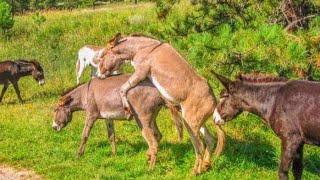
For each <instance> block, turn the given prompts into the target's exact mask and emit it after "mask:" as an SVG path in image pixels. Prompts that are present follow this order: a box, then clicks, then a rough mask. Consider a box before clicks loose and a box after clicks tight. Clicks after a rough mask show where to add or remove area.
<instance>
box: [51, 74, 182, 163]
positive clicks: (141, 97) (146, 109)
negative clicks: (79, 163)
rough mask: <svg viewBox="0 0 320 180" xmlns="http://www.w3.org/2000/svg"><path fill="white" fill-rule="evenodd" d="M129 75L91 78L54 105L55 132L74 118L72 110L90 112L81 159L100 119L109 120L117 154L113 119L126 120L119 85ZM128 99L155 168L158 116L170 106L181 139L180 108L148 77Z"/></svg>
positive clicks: (131, 92) (159, 134) (110, 133)
mask: <svg viewBox="0 0 320 180" xmlns="http://www.w3.org/2000/svg"><path fill="white" fill-rule="evenodd" d="M130 76H131V74H127V75H119V76H112V77H110V78H107V79H104V80H101V79H97V78H96V79H92V80H91V81H90V82H88V83H85V84H81V85H78V86H77V87H75V88H73V89H71V90H69V91H68V92H66V93H64V95H63V96H62V97H61V98H59V100H58V102H57V106H56V108H55V120H54V121H53V125H52V128H53V129H55V130H56V131H60V130H61V129H62V128H63V127H65V126H66V125H67V124H68V123H69V122H70V121H71V120H72V113H73V112H75V111H86V114H87V115H86V122H85V127H84V129H83V132H82V138H81V144H80V149H79V153H78V158H80V156H81V155H82V154H83V152H84V148H85V143H86V141H87V139H88V137H89V133H90V130H91V128H92V126H93V124H94V123H95V121H96V120H97V119H98V118H104V119H106V125H107V130H108V137H109V139H110V141H111V144H112V153H113V154H115V153H116V146H115V136H114V125H113V120H123V119H125V112H124V110H123V106H122V101H121V97H120V88H121V86H122V85H123V84H124V83H125V82H126V81H127V80H128V79H129V77H130ZM128 99H129V102H130V105H131V107H132V110H133V116H134V118H135V120H136V122H137V123H138V125H139V127H140V129H141V131H142V135H143V137H144V139H145V140H146V141H147V143H148V146H149V149H148V151H147V158H148V162H149V166H150V167H154V165H155V161H156V154H157V151H158V143H159V141H160V140H161V138H162V135H161V133H160V131H159V129H158V127H157V124H156V121H155V119H156V117H157V115H158V112H159V110H160V108H161V106H162V105H167V106H168V107H169V109H170V111H171V114H172V116H173V118H174V119H175V123H176V125H177V127H178V132H179V137H180V139H181V137H182V124H181V121H180V117H179V114H178V111H177V109H176V108H175V107H174V106H173V104H172V103H170V102H169V101H166V100H164V98H162V96H161V94H160V92H159V91H158V90H157V88H155V87H154V86H153V84H152V83H151V82H150V81H148V80H145V81H143V82H141V83H140V84H139V85H138V86H137V87H135V88H133V89H132V90H130V91H129V93H128Z"/></svg>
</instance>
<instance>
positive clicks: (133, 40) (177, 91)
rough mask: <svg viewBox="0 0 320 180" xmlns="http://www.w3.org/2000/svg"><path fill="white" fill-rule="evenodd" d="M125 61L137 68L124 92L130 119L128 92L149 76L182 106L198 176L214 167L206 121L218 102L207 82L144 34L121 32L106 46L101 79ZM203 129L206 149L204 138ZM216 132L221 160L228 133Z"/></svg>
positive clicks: (124, 103)
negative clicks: (124, 34)
mask: <svg viewBox="0 0 320 180" xmlns="http://www.w3.org/2000/svg"><path fill="white" fill-rule="evenodd" d="M125 60H129V61H131V64H132V65H133V67H134V69H135V73H133V75H132V76H131V77H130V78H129V80H128V81H127V82H126V83H124V85H123V86H122V87H121V92H120V93H121V98H122V102H123V105H124V108H125V110H126V117H127V118H128V117H130V108H129V102H128V101H127V92H128V91H129V89H131V88H133V87H135V86H136V85H137V84H138V83H139V82H141V81H142V80H144V79H145V78H147V77H148V78H149V79H150V80H151V81H152V83H153V84H154V85H155V86H156V87H157V89H158V90H159V91H160V93H161V94H162V95H163V96H164V97H165V98H167V99H168V100H170V101H171V102H175V103H179V104H180V106H181V109H182V116H183V118H184V120H185V126H186V128H187V130H188V133H189V135H190V138H191V141H192V144H193V147H194V150H195V152H196V161H195V165H194V173H195V174H199V173H200V172H201V169H203V170H207V169H208V168H209V167H210V164H211V163H210V152H211V150H212V149H213V146H214V138H213V137H212V135H211V134H210V132H209V131H208V130H207V128H206V127H205V122H206V120H207V119H208V118H209V117H210V116H211V115H212V114H213V111H214V108H215V105H216V99H215V97H214V94H213V92H212V89H211V87H210V86H209V84H208V82H207V81H206V79H204V78H203V77H201V76H200V75H199V74H198V73H197V72H196V71H195V70H194V69H193V68H192V67H191V66H190V64H188V62H187V61H186V60H185V59H184V58H183V57H182V56H181V55H180V54H179V53H178V52H177V51H176V50H175V49H174V48H173V47H172V46H170V45H169V44H167V43H163V42H160V41H158V40H156V39H153V38H149V37H145V36H141V35H129V36H126V37H123V38H122V37H121V35H120V34H119V33H118V34H117V35H116V36H115V37H114V38H113V39H112V40H111V41H110V42H109V44H108V45H107V46H106V47H105V49H104V51H103V53H102V56H101V58H100V64H99V67H98V72H97V73H98V74H97V76H98V77H100V78H103V77H105V76H108V75H110V73H112V72H113V71H115V70H117V69H118V68H119V67H120V65H121V64H122V63H124V62H125ZM200 128H201V133H202V134H203V135H204V139H205V144H206V146H204V145H203V143H202V140H201V138H200V135H199V130H200ZM216 129H217V132H218V146H217V148H216V157H218V155H219V154H220V153H221V151H222V146H223V139H224V133H223V131H222V129H220V127H219V126H218V125H216Z"/></svg>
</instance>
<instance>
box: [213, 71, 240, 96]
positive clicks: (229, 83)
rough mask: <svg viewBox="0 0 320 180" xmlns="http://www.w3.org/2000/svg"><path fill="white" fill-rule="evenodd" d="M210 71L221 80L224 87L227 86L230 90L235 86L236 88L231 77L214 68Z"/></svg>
mask: <svg viewBox="0 0 320 180" xmlns="http://www.w3.org/2000/svg"><path fill="white" fill-rule="evenodd" d="M210 72H211V73H212V74H213V75H214V76H215V77H216V78H217V79H218V80H219V81H220V82H221V84H222V85H223V87H224V88H226V89H227V90H228V91H232V90H234V88H235V87H234V83H233V82H232V81H231V80H230V79H228V78H226V77H224V76H222V75H219V74H217V73H216V72H214V71H213V70H210Z"/></svg>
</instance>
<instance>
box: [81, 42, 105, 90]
mask: <svg viewBox="0 0 320 180" xmlns="http://www.w3.org/2000/svg"><path fill="white" fill-rule="evenodd" d="M102 51H103V47H99V46H92V45H87V46H83V47H82V48H80V50H79V52H78V61H77V65H76V72H77V84H79V83H80V77H81V75H82V73H83V71H84V69H85V68H86V67H87V66H89V65H90V66H91V78H94V76H95V74H96V70H97V68H98V63H99V62H98V61H96V60H95V57H98V55H99V54H100V53H102Z"/></svg>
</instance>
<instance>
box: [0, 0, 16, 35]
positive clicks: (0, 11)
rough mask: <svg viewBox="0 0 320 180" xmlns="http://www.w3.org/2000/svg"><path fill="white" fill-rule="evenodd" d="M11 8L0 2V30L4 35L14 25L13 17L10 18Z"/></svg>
mask: <svg viewBox="0 0 320 180" xmlns="http://www.w3.org/2000/svg"><path fill="white" fill-rule="evenodd" d="M10 11H11V8H10V6H9V4H8V3H6V2H0V28H1V29H2V31H3V33H4V34H5V33H6V31H8V30H9V29H11V28H12V27H13V24H14V20H13V17H12V16H11V13H10Z"/></svg>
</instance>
